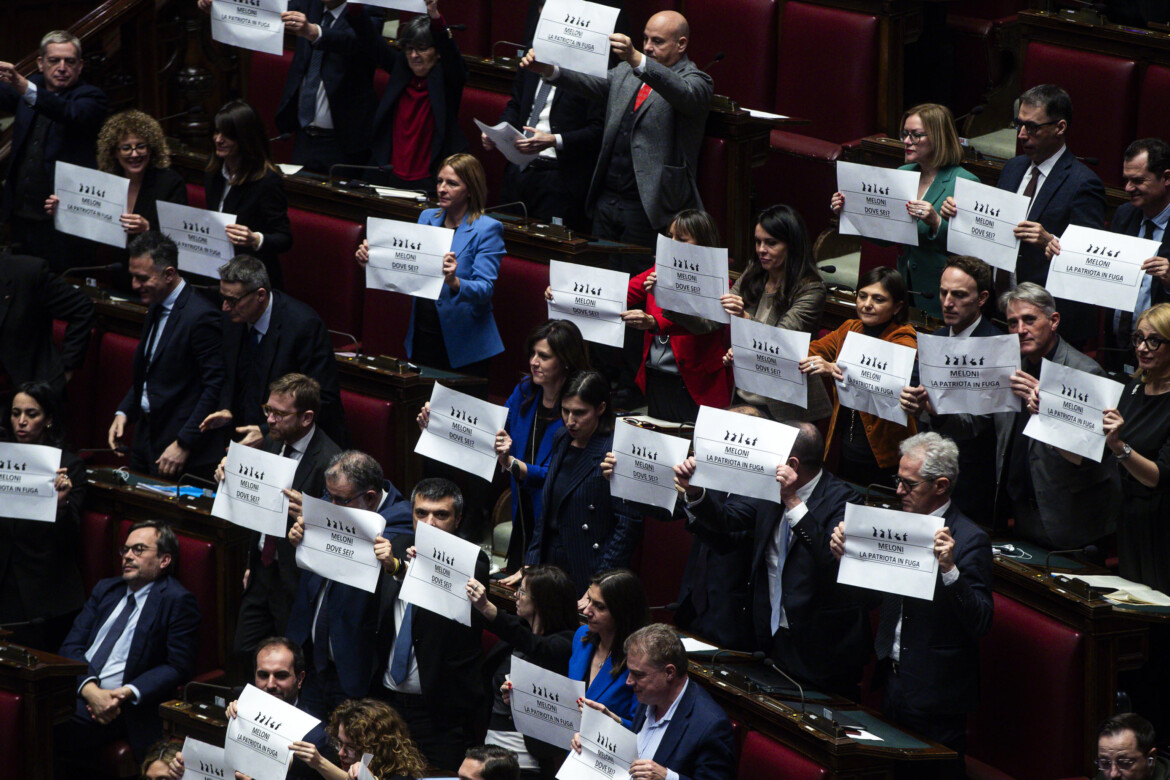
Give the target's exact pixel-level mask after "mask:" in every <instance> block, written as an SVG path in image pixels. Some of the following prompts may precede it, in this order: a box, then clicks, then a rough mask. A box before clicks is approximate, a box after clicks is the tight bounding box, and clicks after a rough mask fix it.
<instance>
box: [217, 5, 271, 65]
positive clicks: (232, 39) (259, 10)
mask: <svg viewBox="0 0 1170 780" xmlns="http://www.w3.org/2000/svg"><path fill="white" fill-rule="evenodd" d="M287 10H288V0H211V38H212V40H215V41H219V42H220V43H226V44H229V45H231V46H239V47H240V48H241V49H252V50H253V51H262V52H264V53H265V54H275V55H277V56H279V55H281V54H283V53H284V22H282V21H281V20H280V15H281V14H282V13H284V12H285V11H287Z"/></svg>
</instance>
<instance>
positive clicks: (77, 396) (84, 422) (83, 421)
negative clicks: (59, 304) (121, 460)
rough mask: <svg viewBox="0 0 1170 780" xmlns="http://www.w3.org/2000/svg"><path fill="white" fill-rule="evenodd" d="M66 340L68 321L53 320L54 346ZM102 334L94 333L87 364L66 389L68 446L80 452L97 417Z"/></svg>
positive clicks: (81, 367)
mask: <svg viewBox="0 0 1170 780" xmlns="http://www.w3.org/2000/svg"><path fill="white" fill-rule="evenodd" d="M64 337H65V322H64V321H63V320H53V344H54V345H55V346H56V347H57V349H61V341H62V339H64ZM98 338H99V334H98V333H97V331H94V332H92V334H91V336H90V340H89V349H88V350H86V352H85V361H84V362H83V363H82V364H81V366H80V367H79V368H77V369H76V370H74V372H73V376H72V377H71V378H70V380H69V383H68V384H67V385H66V386H65V398H66V400H65V404H64V406H65V419H64V420H63V421H62V422H64V424H65V443H66V446H68V447H72V448H73V449H74V450H76V449H77V448H79V447H84V446H86V444H85V443H83V442H84V440H85V437H86V436H87V435H88V431H89V426H90V419H91V417H92V415H93V393H94V379H95V377H96V376H97V342H98Z"/></svg>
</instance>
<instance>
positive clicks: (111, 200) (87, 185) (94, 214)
mask: <svg viewBox="0 0 1170 780" xmlns="http://www.w3.org/2000/svg"><path fill="white" fill-rule="evenodd" d="M129 191H130V180H129V179H127V178H125V177H123V176H115V175H114V174H112V173H105V172H103V171H95V170H94V169H93V168H83V167H81V166H80V165H71V164H70V163H67V162H61V161H60V160H58V161H57V164H56V168H55V173H54V175H53V194H54V195H56V196H57V200H59V201H60V203H58V204H57V212H56V214H54V215H53V227H55V228H57V230H59V231H61V232H62V233H68V234H69V235H71V236H78V237H79V238H88V239H89V240H91V241H97V242H99V243H102V244H109V245H110V246H116V247H118V248H119V249H125V248H126V231H125V229H123V228H122V215H123V214H125V213H126V212H127V211H128V208H127V206H126V201H127V200H128V194H129Z"/></svg>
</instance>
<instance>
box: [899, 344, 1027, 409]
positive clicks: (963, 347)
mask: <svg viewBox="0 0 1170 780" xmlns="http://www.w3.org/2000/svg"><path fill="white" fill-rule="evenodd" d="M1019 370H1020V339H1019V337H1018V336H1015V335H1010V334H1009V335H1006V336H982V337H976V338H952V337H948V336H930V335H927V334H925V333H920V334H918V382H919V384H921V385H922V386H923V387H925V388H926V394H927V396H928V397H929V398H930V403H931V405H932V406H934V411H935V413H937V414H964V413H965V414H995V413H996V412H1018V411H1020V399H1019V397H1018V396H1016V395H1015V394H1014V393H1012V385H1011V379H1012V374H1014V373H1016V372H1017V371H1019Z"/></svg>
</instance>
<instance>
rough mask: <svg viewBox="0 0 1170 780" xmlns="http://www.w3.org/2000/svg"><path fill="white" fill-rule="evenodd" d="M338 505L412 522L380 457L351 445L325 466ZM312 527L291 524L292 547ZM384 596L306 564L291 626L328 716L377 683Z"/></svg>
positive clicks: (316, 707) (389, 529) (316, 699)
mask: <svg viewBox="0 0 1170 780" xmlns="http://www.w3.org/2000/svg"><path fill="white" fill-rule="evenodd" d="M324 498H326V499H327V500H329V501H331V502H332V503H334V504H336V505H337V506H346V507H350V508H353V509H365V510H367V511H370V512H377V513H378V514H380V515H381V516H382V517H383V518H384V519H385V520H386V530H384V531H383V533H384V534H387V533H389V534H394V533H403V532H405V531H407V530H409V528H410V522H411V521H410V505H409V504H407V503H406V500H405V499H404V498H403V497H402V494H401V493H399V492H398V489H397V488H396V487H394V485H392V484H391V483H390V481H389V480H386V479H385V478H384V477H383V475H382V467H381V466H380V465H379V464H378V461H376V460H374V459H373V458H372V457H370V456H369V455H367V454H366V453H364V452H358V451H356V450H349V451H346V452H343V453H341V454H340V455H337V456H335V457H334V458H333V460H332V462H331V463H330V464H329V468H327V469H326V470H325V496H324ZM304 535H305V523H304V519H303V518H300V517H298V518H297V521H296V523H294V524H293V527H292V529H291V530H290V531H289V534H288V540H289V542H290V543H291V544H292V546H293V547H296V546H297V545H299V544H300V543H301V540H302V539H303V538H304ZM377 608H378V600H377V597H376V596H375V595H374V594H371V593H368V592H366V591H364V590H361V589H359V588H354V587H351V586H349V585H343V584H341V583H339V582H333V581H331V580H326V579H325V578H323V577H321V576H320V575H318V574H313V573H311V572H304V573H303V574H302V575H301V578H300V582H299V584H298V586H297V593H296V598H295V600H294V601H293V606H292V613H291V615H290V616H289V619H288V629H287V631H286V634H287V636H288V638H289V639H291V640H293V641H294V642H297V643H299V644H300V645H301V646H302V647H304V648H305V654H306V656H307V658H308V659H309V666H308V676H307V677H306V680H305V686H304V687H303V688H302V689H301V698H302V699H303V706H302V709H304V710H305V711H306V712H311V713H312V714H313V715H315V716H316V717H318V718H328V717H329V713H330V712H332V711H333V708H334V707H336V706H337V705H338V704H340V703H341V702H342V701H343V700H345V699H360V698H361V697H363V696H365V695H366V693H367V692H368V691H369V688H370V680H371V679H372V678H373V676H374V673H375V669H376V667H377V663H378V657H379V656H377V655H376V644H375V643H376V641H377V640H376V639H375V637H374V627H375V620H376V619H377Z"/></svg>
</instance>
